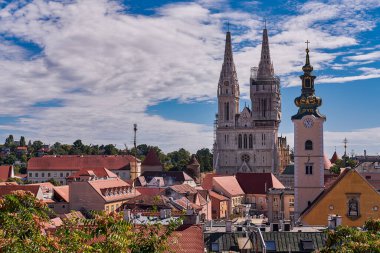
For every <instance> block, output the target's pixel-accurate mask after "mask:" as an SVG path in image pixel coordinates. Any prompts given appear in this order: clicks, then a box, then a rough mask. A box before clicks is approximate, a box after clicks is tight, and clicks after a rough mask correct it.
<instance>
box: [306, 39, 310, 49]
mask: <svg viewBox="0 0 380 253" xmlns="http://www.w3.org/2000/svg"><path fill="white" fill-rule="evenodd" d="M305 43H306V49H309V43H310V41H309V40H307V41H306V42H305Z"/></svg>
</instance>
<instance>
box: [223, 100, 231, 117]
mask: <svg viewBox="0 0 380 253" xmlns="http://www.w3.org/2000/svg"><path fill="white" fill-rule="evenodd" d="M224 105H225V114H224V115H226V121H229V120H230V103H229V102H227V103H224Z"/></svg>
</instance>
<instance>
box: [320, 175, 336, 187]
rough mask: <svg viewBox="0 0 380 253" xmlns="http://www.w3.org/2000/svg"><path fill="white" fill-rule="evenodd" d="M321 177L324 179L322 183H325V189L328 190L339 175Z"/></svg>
mask: <svg viewBox="0 0 380 253" xmlns="http://www.w3.org/2000/svg"><path fill="white" fill-rule="evenodd" d="M323 177H324V182H325V189H328V188H330V186H331V185H332V184H333V183H334V182H335V180H336V179H337V178H338V177H339V175H336V174H332V175H328V174H325V175H323Z"/></svg>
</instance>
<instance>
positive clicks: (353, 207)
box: [347, 197, 359, 216]
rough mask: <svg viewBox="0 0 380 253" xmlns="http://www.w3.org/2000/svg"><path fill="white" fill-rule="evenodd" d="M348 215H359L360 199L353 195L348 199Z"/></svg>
mask: <svg viewBox="0 0 380 253" xmlns="http://www.w3.org/2000/svg"><path fill="white" fill-rule="evenodd" d="M347 215H348V216H359V201H358V200H357V198H355V197H351V198H350V199H349V201H348V214H347Z"/></svg>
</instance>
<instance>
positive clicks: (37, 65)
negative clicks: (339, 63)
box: [0, 0, 377, 151]
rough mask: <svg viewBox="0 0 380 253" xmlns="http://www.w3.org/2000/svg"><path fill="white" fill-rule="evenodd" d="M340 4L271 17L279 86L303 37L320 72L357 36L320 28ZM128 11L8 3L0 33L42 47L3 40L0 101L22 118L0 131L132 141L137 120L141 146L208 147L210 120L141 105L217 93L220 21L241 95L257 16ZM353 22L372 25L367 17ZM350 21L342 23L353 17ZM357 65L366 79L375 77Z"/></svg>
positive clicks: (98, 5)
mask: <svg viewBox="0 0 380 253" xmlns="http://www.w3.org/2000/svg"><path fill="white" fill-rule="evenodd" d="M344 3H347V4H346V5H344V4H343V5H342V4H336V3H332V4H330V5H331V8H330V5H329V6H328V7H329V8H328V9H326V5H325V4H322V3H317V2H310V3H307V4H308V5H309V7H310V6H311V5H313V7H314V8H315V10H316V11H308V8H309V7H307V6H304V7H303V8H301V9H300V10H299V11H300V15H298V16H288V17H282V19H283V20H286V22H278V23H277V24H269V26H272V27H269V28H270V30H269V33H270V38H269V39H270V42H271V52H272V59H273V61H274V67H275V70H276V73H277V74H280V75H282V76H283V77H284V78H283V79H284V82H283V84H284V85H285V86H288V85H297V84H298V83H299V81H298V78H297V77H295V78H294V76H297V75H298V74H296V75H295V74H294V73H299V72H300V71H301V69H300V67H301V66H302V65H303V61H304V55H305V53H304V48H305V45H304V43H303V42H304V40H305V39H309V40H312V43H313V44H311V45H312V52H311V57H312V63H313V65H314V66H315V68H318V69H323V68H324V67H326V66H328V65H329V64H330V65H331V64H332V63H333V62H334V60H335V59H336V57H337V56H338V54H337V53H326V52H324V50H325V49H336V48H340V47H343V46H350V45H355V44H357V43H358V41H357V39H356V37H355V36H354V35H355V32H358V31H359V30H355V29H352V30H350V33H347V34H344V33H336V32H335V31H331V30H330V31H329V29H327V28H326V27H322V26H321V25H320V22H324V21H327V20H333V19H335V18H338V17H339V15H341V13H342V12H343V11H347V10H348V9H350V8H353V5H354V3H353V2H351V1H344ZM364 4H365V3H362V2H360V5H363V6H364ZM366 6H367V5H365V6H364V7H363V8H367V7H366ZM124 8H125V6H122V5H120V4H119V3H118V2H116V1H115V2H114V1H107V0H78V1H75V2H70V3H59V2H53V1H44V0H34V1H32V2H31V3H25V4H23V5H22V7H21V8H20V6H19V3H17V2H13V3H11V4H9V5H7V7H5V8H4V9H2V10H1V11H0V19H1V26H0V32H1V33H5V34H7V35H9V36H15V37H17V38H21V39H23V40H25V41H27V42H33V43H36V44H38V45H39V46H40V47H41V48H42V49H43V52H42V53H41V55H39V56H38V57H35V58H32V59H28V57H26V55H27V54H28V52H26V51H25V49H23V48H21V47H18V46H13V45H9V44H6V43H5V42H2V43H1V45H0V55H1V57H0V75H1V77H2V78H1V79H0V88H1V89H2V91H3V94H6V96H3V98H2V100H0V106H1V108H2V115H16V116H24V117H22V118H21V119H20V120H19V121H18V122H17V124H8V125H2V126H0V128H1V129H2V130H3V131H9V133H12V131H18V132H22V133H25V135H26V136H28V137H31V138H40V139H42V140H43V141H46V142H53V141H61V142H66V143H71V142H73V141H74V140H75V139H76V138H81V139H82V140H83V141H85V142H87V143H93V144H95V143H114V144H118V145H121V146H122V145H123V144H124V143H126V144H127V145H129V146H130V145H131V143H132V133H133V132H132V124H133V123H135V122H137V123H138V125H139V129H140V130H139V135H138V140H139V143H148V144H153V145H159V146H160V147H162V148H163V149H164V150H165V151H171V150H173V149H177V148H179V147H185V148H187V149H190V150H191V151H195V150H196V149H197V148H200V147H211V145H212V128H211V127H208V126H203V125H199V124H191V123H184V122H177V121H173V120H166V119H163V118H161V117H158V116H149V115H147V114H146V108H147V107H148V106H149V105H153V104H156V103H158V102H159V101H162V100H166V99H179V100H180V101H189V100H192V101H194V100H195V101H197V100H209V99H213V98H214V97H215V96H216V85H217V82H218V77H219V71H220V68H221V63H222V62H221V61H222V56H223V52H224V32H223V31H222V26H223V23H224V22H225V21H226V20H229V21H230V22H231V24H232V25H231V29H235V30H232V32H233V41H234V47H236V48H238V49H239V51H238V52H235V62H236V65H237V68H238V77H239V81H240V84H241V87H242V93H245V94H247V93H248V87H247V86H246V85H244V84H247V83H248V80H249V70H250V67H251V66H254V65H257V64H258V63H259V50H260V41H261V29H262V19H261V18H260V17H259V16H258V15H257V14H255V13H247V12H244V11H237V10H231V9H230V7H229V6H228V5H227V6H226V4H225V2H224V1H210V0H206V1H199V2H196V3H177V4H170V5H167V6H163V7H161V8H160V9H158V10H157V12H156V14H155V15H153V16H143V15H131V14H126V13H125V12H123V10H124ZM210 8H211V9H215V8H219V9H220V10H221V11H219V12H212V11H210ZM355 8H357V7H355ZM317 10H319V11H317ZM322 10H325V12H323V14H320V13H319V12H322ZM350 18H351V17H350ZM347 20H348V18H347ZM358 20H359V21H360V22H370V21H366V20H363V16H358ZM280 21H282V20H280ZM359 21H358V22H359ZM347 22H348V21H347ZM350 22H351V23H344V22H342V23H344V24H347V25H348V24H352V22H354V21H350ZM333 24H334V25H337V24H338V22H336V23H333ZM361 24H362V23H361ZM326 26H327V27H328V25H326ZM369 27H371V26H369ZM342 29H343V28H342ZM238 31H239V32H238ZM305 32H306V33H307V34H308V38H305V36H304V33H305ZM353 34H354V35H353ZM241 42H249V43H248V44H244V43H242V44H239V43H241ZM252 45H256V46H252ZM362 71H363V73H364V74H363V76H366V77H368V76H370V75H377V74H376V73H369V72H368V71H369V70H368V71H367V72H365V70H364V69H362ZM296 79H297V82H296V81H295V80H296ZM52 99H62V101H63V106H62V107H58V108H35V107H32V105H34V104H35V103H38V102H41V101H49V100H52ZM25 115H26V116H25ZM188 117H189V118H190V117H196V115H189V116H188ZM212 120H213V119H210V125H211V122H212Z"/></svg>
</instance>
